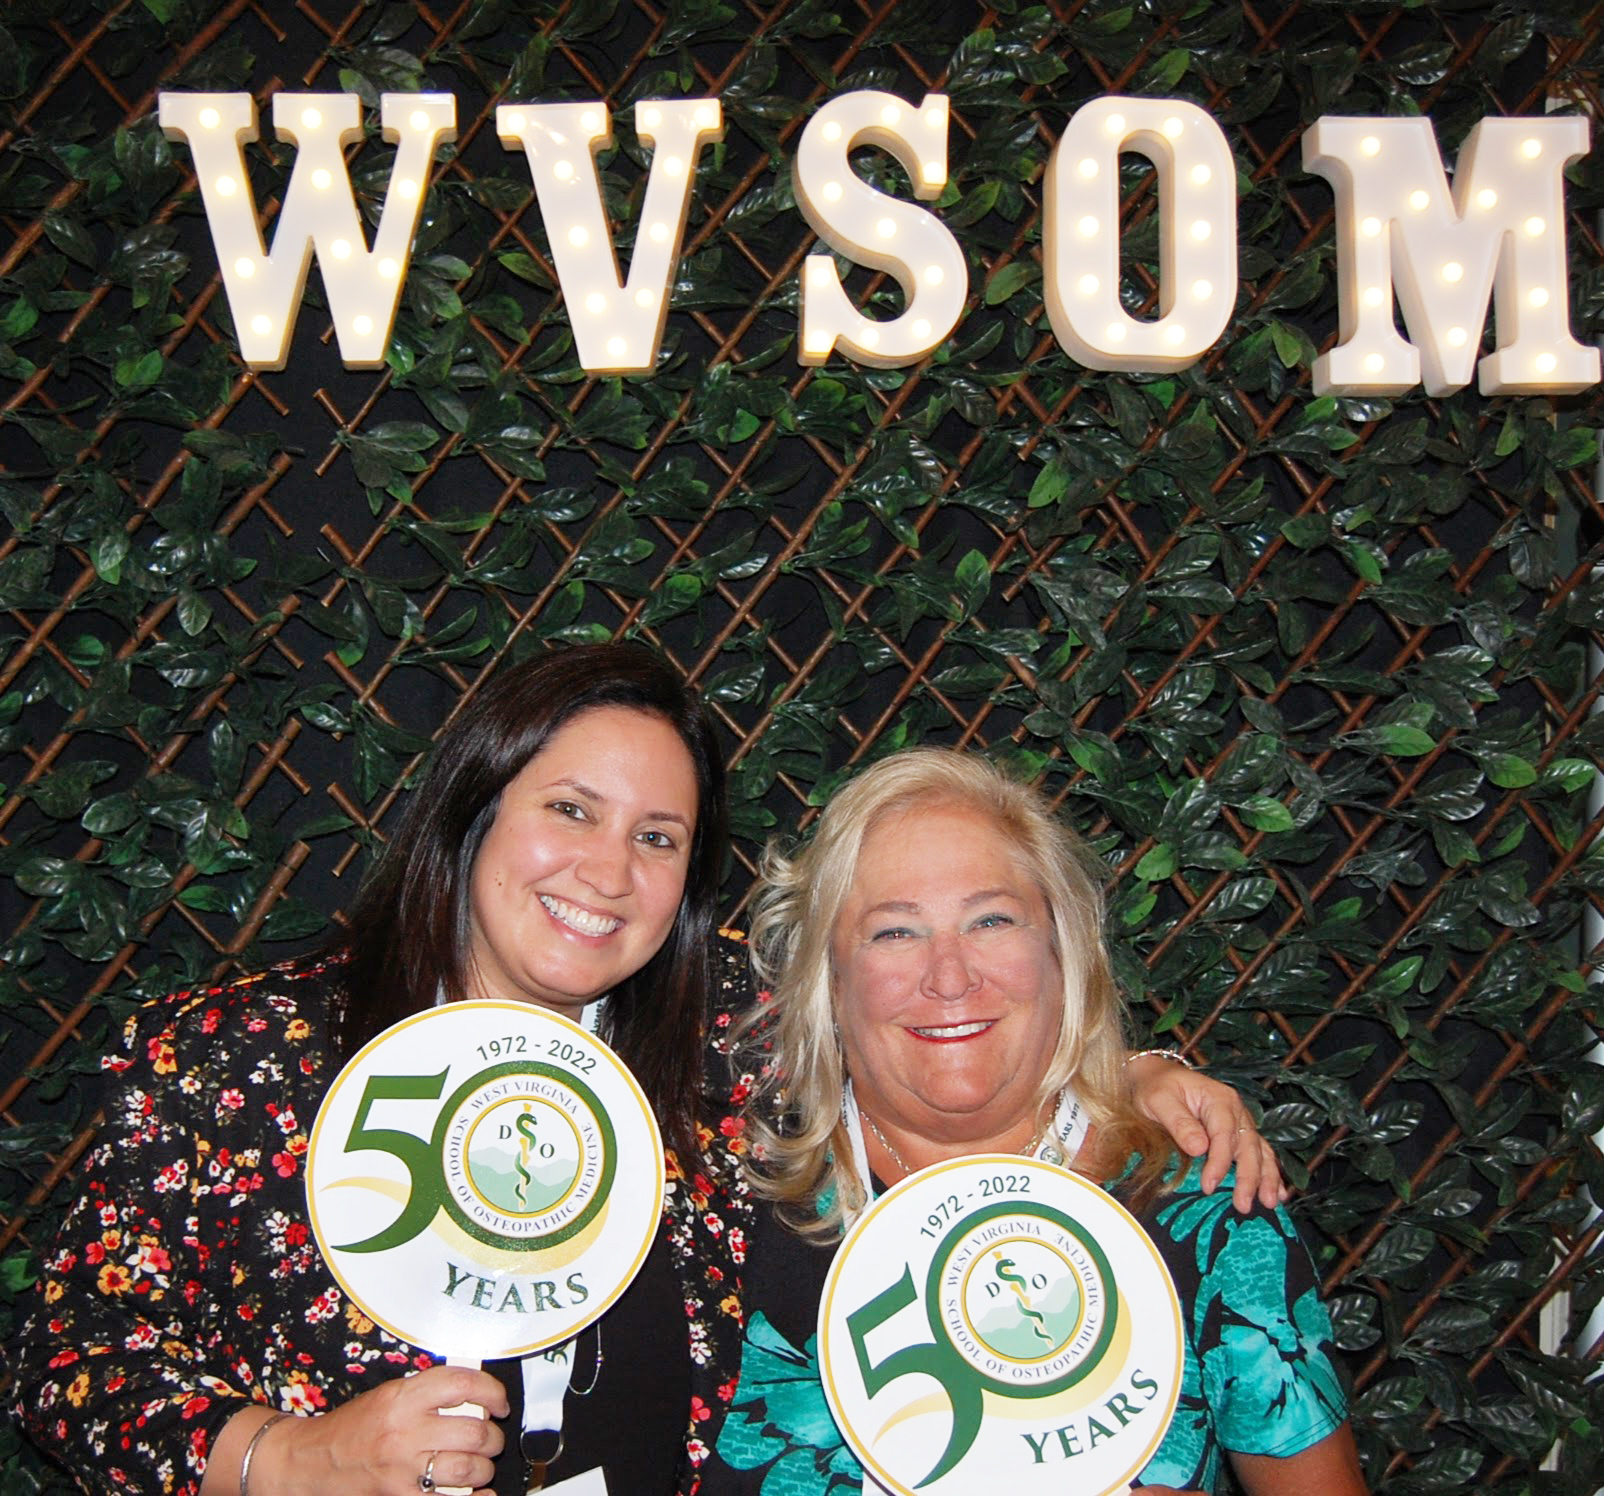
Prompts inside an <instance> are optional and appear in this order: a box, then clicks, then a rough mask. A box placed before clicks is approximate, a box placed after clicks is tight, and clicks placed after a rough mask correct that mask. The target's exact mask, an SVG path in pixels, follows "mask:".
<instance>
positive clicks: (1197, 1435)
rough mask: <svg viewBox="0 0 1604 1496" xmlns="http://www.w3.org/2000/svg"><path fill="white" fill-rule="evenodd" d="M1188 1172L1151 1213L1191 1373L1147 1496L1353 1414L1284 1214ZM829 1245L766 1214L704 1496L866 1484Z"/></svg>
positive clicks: (822, 1493)
mask: <svg viewBox="0 0 1604 1496" xmlns="http://www.w3.org/2000/svg"><path fill="white" fill-rule="evenodd" d="M1201 1172H1202V1170H1201V1165H1200V1164H1197V1163H1194V1164H1193V1165H1192V1167H1191V1168H1190V1169H1189V1170H1188V1171H1187V1174H1186V1177H1185V1178H1184V1179H1183V1180H1182V1182H1181V1184H1180V1185H1179V1187H1178V1188H1177V1189H1176V1190H1175V1191H1174V1193H1172V1194H1168V1195H1164V1196H1161V1197H1160V1198H1159V1199H1158V1200H1157V1201H1156V1202H1155V1203H1154V1204H1153V1205H1152V1206H1151V1207H1149V1208H1148V1209H1147V1210H1146V1211H1144V1212H1143V1213H1142V1215H1141V1221H1142V1225H1143V1226H1144V1227H1145V1228H1146V1229H1147V1232H1148V1234H1149V1235H1150V1236H1151V1237H1152V1238H1153V1240H1154V1242H1155V1243H1156V1244H1157V1246H1158V1248H1159V1252H1160V1254H1161V1255H1162V1256H1163V1258H1164V1261H1165V1264H1166V1266H1168V1268H1169V1270H1170V1275H1171V1276H1172V1277H1173V1278H1174V1280H1175V1288H1176V1292H1177V1293H1178V1295H1179V1296H1180V1301H1181V1305H1182V1321H1183V1327H1184V1330H1185V1364H1184V1368H1183V1371H1182V1381H1181V1392H1180V1398H1179V1401H1178V1402H1177V1404H1176V1408H1175V1416H1174V1418H1173V1419H1172V1420H1171V1422H1170V1426H1169V1430H1168V1432H1167V1433H1166V1434H1165V1436H1164V1440H1163V1442H1162V1443H1161V1444H1160V1445H1159V1448H1158V1451H1157V1453H1156V1454H1155V1455H1154V1457H1153V1458H1152V1460H1151V1461H1149V1463H1148V1465H1147V1467H1146V1468H1145V1469H1144V1470H1143V1471H1142V1473H1141V1475H1140V1476H1139V1477H1138V1479H1137V1480H1136V1481H1135V1482H1134V1483H1133V1484H1134V1485H1136V1486H1141V1485H1167V1486H1174V1487H1175V1488H1176V1489H1178V1490H1201V1491H1214V1490H1217V1489H1219V1487H1220V1484H1221V1481H1222V1476H1223V1471H1222V1464H1223V1456H1224V1455H1225V1454H1226V1453H1227V1452H1228V1451H1236V1452H1238V1453H1242V1454H1263V1455H1282V1456H1284V1455H1291V1454H1297V1453H1298V1452H1299V1451H1301V1450H1304V1449H1307V1448H1309V1447H1310V1446H1311V1445H1314V1444H1317V1443H1318V1442H1319V1441H1320V1440H1321V1439H1324V1438H1325V1437H1326V1436H1327V1435H1328V1434H1331V1433H1333V1432H1335V1431H1336V1429H1337V1428H1338V1427H1340V1425H1341V1424H1342V1422H1343V1419H1344V1418H1345V1417H1346V1416H1347V1410H1346V1405H1345V1398H1344V1394H1343V1389H1342V1383H1341V1380H1340V1378H1339V1376H1338V1374H1337V1370H1336V1368H1335V1366H1334V1365H1333V1363H1332V1360H1331V1355H1330V1351H1331V1321H1330V1319H1329V1317H1328V1316H1327V1314H1326V1311H1325V1308H1324V1306H1323V1305H1322V1304H1321V1303H1320V1299H1319V1296H1318V1293H1317V1291H1316V1288H1315V1282H1314V1273H1313V1270H1312V1268H1311V1266H1310V1263H1309V1257H1308V1253H1307V1252H1306V1251H1305V1250H1304V1247H1303V1244H1302V1242H1301V1241H1300V1240H1299V1239H1298V1234H1297V1228H1296V1227H1295V1226H1294V1225H1293V1224H1292V1220H1291V1217H1290V1216H1288V1215H1287V1213H1286V1211H1284V1210H1274V1211H1270V1210H1266V1209H1264V1208H1263V1207H1261V1206H1255V1207H1254V1209H1253V1210H1252V1211H1251V1212H1250V1213H1249V1214H1248V1215H1245V1216H1243V1215H1238V1214H1237V1213H1236V1211H1235V1210H1234V1209H1233V1208H1232V1205H1231V1194H1230V1189H1229V1181H1227V1183H1226V1185H1223V1186H1221V1187H1220V1188H1218V1189H1216V1190H1215V1192H1214V1193H1213V1194H1212V1195H1205V1194H1203V1192H1202V1189H1201V1185H1200V1182H1199V1181H1200V1177H1201ZM833 1255H834V1249H833V1247H829V1246H824V1247H820V1246H815V1245H813V1244H811V1243H809V1242H805V1241H803V1240H802V1239H801V1238H800V1237H798V1236H796V1235H794V1234H793V1233H792V1232H789V1231H787V1230H786V1229H785V1228H784V1227H783V1226H781V1225H780V1224H779V1223H778V1222H777V1221H776V1220H775V1219H774V1218H773V1216H772V1214H770V1213H767V1212H765V1213H764V1214H763V1215H762V1216H761V1217H760V1219H759V1222H758V1224H757V1226H756V1228H755V1232H754V1240H753V1245H752V1250H751V1254H750V1257H749V1261H748V1265H747V1276H746V1294H745V1300H746V1310H747V1328H746V1332H745V1337H744V1343H743V1347H742V1358H741V1370H740V1383H739V1386H738V1388H737V1390H736V1392H735V1396H734V1398H733V1399H732V1401H731V1403H730V1407H729V1411H728V1415H727V1416H726V1418H725V1420H724V1423H723V1426H722V1428H721V1429H720V1431H719V1434H718V1438H717V1441H716V1445H715V1448H714V1457H713V1459H712V1460H711V1461H709V1463H708V1464H707V1466H705V1467H704V1479H703V1487H702V1496H734V1493H739V1496H831V1493H835V1492H843V1493H844V1492H847V1491H852V1492H857V1491H858V1490H859V1489H860V1487H861V1483H862V1479H863V1472H862V1470H861V1468H860V1466H859V1465H858V1462H857V1461H856V1460H855V1459H854V1458H853V1456H852V1454H851V1452H850V1451H849V1450H848V1449H847V1448H846V1447H845V1445H844V1444H843V1443H842V1441H841V1436H840V1433H839V1432H838V1431H837V1429H836V1426H835V1422H834V1420H833V1419H832V1418H831V1416H830V1410H829V1407H828V1406H827V1404H826V1403H825V1400H824V1389H823V1388H822V1387H821V1386H820V1384H819V1374H818V1361H817V1355H816V1350H817V1348H816V1345H815V1339H814V1328H813V1327H814V1321H815V1319H816V1318H817V1306H818V1302H819V1297H820V1294H821V1293H822V1290H823V1287H824V1278H825V1275H826V1273H827V1272H828V1270H829V1266H830V1259H831V1257H832V1256H833Z"/></svg>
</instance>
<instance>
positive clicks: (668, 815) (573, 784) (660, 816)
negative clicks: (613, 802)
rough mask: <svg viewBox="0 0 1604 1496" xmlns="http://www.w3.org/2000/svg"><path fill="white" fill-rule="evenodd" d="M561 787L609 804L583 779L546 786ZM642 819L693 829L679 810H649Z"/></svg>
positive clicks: (568, 779)
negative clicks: (668, 822)
mask: <svg viewBox="0 0 1604 1496" xmlns="http://www.w3.org/2000/svg"><path fill="white" fill-rule="evenodd" d="M559 787H564V788H567V789H571V790H577V791H578V792H579V793H580V794H581V795H584V796H585V797H586V798H587V799H590V800H597V801H600V803H601V804H603V805H606V804H608V803H609V802H608V797H607V796H606V795H604V794H603V793H602V792H601V791H600V790H599V789H597V788H596V787H595V786H594V785H589V784H586V783H585V781H584V780H583V779H572V778H565V779H554V780H552V781H551V783H550V784H548V785H547V786H546V788H547V790H554V789H557V788H559ZM641 819H642V820H643V821H672V822H674V824H675V825H676V826H683V827H684V828H685V829H686V830H687V831H689V830H690V829H691V823H690V821H688V820H687V819H686V818H685V817H684V816H682V815H681V814H680V813H679V812H678V811H677V810H648V811H647V812H646V813H645V814H644V815H643V816H642V817H641Z"/></svg>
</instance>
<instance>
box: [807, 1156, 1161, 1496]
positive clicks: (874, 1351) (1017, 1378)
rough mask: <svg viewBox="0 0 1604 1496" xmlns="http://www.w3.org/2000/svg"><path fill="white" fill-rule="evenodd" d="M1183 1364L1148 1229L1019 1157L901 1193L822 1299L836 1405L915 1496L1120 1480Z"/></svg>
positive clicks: (880, 1477) (1144, 1458)
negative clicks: (1143, 1228)
mask: <svg viewBox="0 0 1604 1496" xmlns="http://www.w3.org/2000/svg"><path fill="white" fill-rule="evenodd" d="M1181 1366H1182V1341H1181V1311H1180V1304H1179V1302H1178V1300H1177V1299H1176V1296H1175V1286H1174V1284H1173V1283H1172V1282H1171V1281H1170V1275H1169V1271H1168V1269H1167V1268H1166V1267H1165V1266H1164V1262H1163V1260H1162V1258H1160V1256H1159V1254H1158V1249H1157V1248H1156V1247H1155V1246H1154V1245H1153V1243H1152V1240H1151V1239H1150V1238H1149V1237H1148V1235H1147V1233H1146V1232H1144V1231H1143V1230H1142V1228H1141V1227H1140V1226H1139V1225H1138V1224H1137V1223H1136V1221H1135V1219H1134V1218H1133V1217H1132V1216H1131V1214H1130V1213H1129V1212H1128V1211H1127V1210H1126V1209H1125V1207H1124V1206H1122V1205H1121V1204H1119V1202H1118V1201H1116V1200H1115V1199H1114V1198H1113V1196H1111V1195H1109V1194H1107V1193H1106V1192H1105V1191H1103V1190H1100V1189H1098V1187H1097V1186H1096V1185H1094V1184H1091V1183H1089V1182H1088V1181H1087V1180H1084V1179H1082V1178H1080V1177H1079V1176H1078V1175H1075V1174H1071V1173H1069V1172H1068V1171H1067V1170H1065V1169H1060V1168H1055V1167H1054V1166H1053V1165H1051V1164H1045V1163H1039V1162H1037V1161H1036V1160H1034V1159H1023V1158H1019V1157H1017V1156H1015V1155H1012V1154H996V1155H993V1154H986V1155H981V1156H977V1157H974V1158H966V1159H959V1160H955V1161H953V1162H951V1163H946V1164H937V1165H935V1166H934V1167H932V1168H929V1169H925V1170H923V1171H922V1172H921V1173H918V1174H915V1175H913V1176H912V1177H910V1178H908V1179H905V1180H903V1182H902V1183H901V1184H898V1185H896V1186H895V1187H894V1188H892V1189H890V1190H888V1191H887V1192H886V1193H885V1194H884V1195H882V1196H881V1197H880V1198H879V1199H878V1200H876V1201H875V1202H874V1204H873V1205H871V1206H870V1207H869V1209H868V1210H867V1211H865V1212H864V1214H863V1216H862V1217H861V1218H860V1219H859V1220H858V1222H857V1224H856V1225H854V1226H853V1228H852V1230H851V1231H849V1232H848V1233H847V1237H846V1240H845V1241H844V1242H843V1243H842V1244H841V1247H840V1250H839V1251H838V1252H837V1253H836V1257H835V1261H834V1263H833V1264H832V1265H831V1268H830V1275H829V1278H828V1280H827V1282H826V1284H825V1289H824V1297H823V1300H822V1302H821V1303H820V1306H819V1369H820V1374H821V1375H822V1377H823V1380H824V1390H825V1395H826V1397H827V1398H828V1399H829V1403H830V1411H831V1412H832V1413H833V1414H834V1415H835V1420H836V1422H837V1424H839V1425H840V1428H841V1432H842V1434H843V1436H844V1437H845V1438H846V1441H847V1443H848V1444H849V1445H850V1446H851V1448H852V1451H853V1453H854V1454H856V1455H857V1457H858V1458H859V1459H860V1460H861V1461H862V1462H863V1465H864V1468H865V1470H866V1471H868V1472H869V1475H870V1476H871V1477H872V1479H873V1480H874V1481H877V1482H878V1483H879V1484H880V1485H881V1486H883V1487H884V1488H885V1489H886V1490H888V1491H893V1492H897V1493H900V1496H973V1493H974V1492H976V1491H1002V1490H1005V1491H1008V1492H1009V1493H1010V1496H1035V1493H1042V1496H1045V1493H1048V1492H1052V1493H1054V1496H1061V1493H1062V1492H1064V1491H1070V1490H1073V1491H1074V1492H1076V1493H1077V1496H1107V1493H1111V1492H1118V1491H1124V1490H1125V1489H1127V1486H1128V1483H1129V1482H1130V1480H1131V1478H1132V1477H1133V1476H1134V1475H1136V1474H1138V1473H1139V1472H1140V1471H1141V1469H1142V1467H1143V1466H1144V1465H1146V1464H1147V1462H1148V1460H1150V1459H1151V1458H1152V1456H1153V1452H1154V1451H1155V1450H1156V1449H1157V1448H1158V1445H1159V1441H1160V1440H1161V1439H1162V1438H1163V1436H1164V1431H1165V1429H1166V1428H1167V1427H1168V1426H1169V1421H1170V1415H1171V1414H1172V1413H1173V1412H1174V1410H1175V1402H1176V1398H1177V1397H1178V1396H1179V1393H1180V1384H1181ZM865 1485H866V1487H867V1486H868V1485H869V1482H867V1481H866V1482H865Z"/></svg>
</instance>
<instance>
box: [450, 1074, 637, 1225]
mask: <svg viewBox="0 0 1604 1496" xmlns="http://www.w3.org/2000/svg"><path fill="white" fill-rule="evenodd" d="M440 1129H441V1131H442V1132H443V1134H444V1143H443V1147H442V1161H443V1164H444V1168H445V1174H444V1179H445V1181H446V1183H447V1191H446V1196H445V1199H444V1201H443V1203H444V1205H445V1207H446V1209H447V1210H448V1211H450V1212H451V1214H452V1215H453V1216H454V1217H455V1218H456V1220H457V1223H458V1224H459V1225H460V1226H461V1227H462V1228H463V1230H465V1231H466V1232H468V1234H469V1235H470V1236H475V1237H477V1238H478V1239H479V1240H480V1241H484V1242H489V1243H490V1244H491V1245H494V1246H503V1247H508V1248H510V1249H513V1250H522V1251H529V1250H538V1249H540V1248H542V1247H548V1246H554V1245H556V1244H557V1243H558V1242H562V1241H566V1240H568V1238H569V1237H571V1236H573V1235H574V1234H575V1233H576V1232H578V1231H581V1230H583V1229H584V1227H585V1226H586V1224H587V1223H588V1222H589V1221H590V1220H591V1219H592V1218H594V1216H595V1214H596V1212H597V1211H598V1210H600V1209H601V1207H602V1205H603V1204H604V1203H605V1202H606V1199H607V1195H608V1193H609V1191H610V1190H611V1187H612V1181H613V1163H614V1159H615V1157H616V1155H617V1146H616V1144H615V1141H614V1138H613V1129H612V1124H611V1122H610V1121H609V1120H608V1117H607V1113H606V1111H605V1110H604V1109H603V1108H602V1105H601V1103H600V1102H599V1101H598V1100H597V1099H596V1096H595V1093H594V1092H593V1091H592V1090H591V1089H590V1087H589V1086H587V1085H586V1084H585V1083H584V1082H583V1081H581V1080H579V1079H578V1078H577V1077H576V1076H574V1075H572V1074H570V1073H568V1072H566V1071H562V1070H557V1069H555V1068H553V1067H551V1066H548V1065H543V1064H539V1063H524V1062H520V1061H516V1060H513V1061H508V1062H507V1063H505V1064H501V1065H496V1066H493V1067H492V1068H490V1069H489V1070H485V1071H481V1072H480V1073H479V1074H478V1075H475V1076H473V1077H472V1078H470V1079H469V1080H468V1081H467V1082H466V1083H465V1084H464V1085H462V1086H461V1087H460V1088H459V1089H458V1090H457V1092H456V1093H455V1094H454V1095H453V1096H452V1097H451V1099H450V1101H449V1102H447V1104H446V1106H445V1108H444V1110H443V1111H442V1113H441V1121H440Z"/></svg>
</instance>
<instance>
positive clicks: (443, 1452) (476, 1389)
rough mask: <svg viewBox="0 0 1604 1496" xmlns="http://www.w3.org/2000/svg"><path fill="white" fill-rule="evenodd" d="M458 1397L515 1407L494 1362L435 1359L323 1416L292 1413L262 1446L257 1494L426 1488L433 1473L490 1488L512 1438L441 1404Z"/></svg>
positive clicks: (452, 1482)
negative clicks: (493, 1371) (440, 1362)
mask: <svg viewBox="0 0 1604 1496" xmlns="http://www.w3.org/2000/svg"><path fill="white" fill-rule="evenodd" d="M459 1403H477V1404H478V1405H479V1406H480V1407H482V1408H484V1410H485V1411H486V1412H487V1413H488V1414H489V1415H490V1417H491V1418H505V1417H506V1416H507V1411H508V1410H507V1393H506V1389H505V1388H504V1387H503V1386H502V1385H501V1383H500V1382H499V1381H497V1380H496V1378H495V1377H493V1376H491V1375H490V1374H489V1373H488V1372H484V1371H476V1370H474V1369H472V1368H471V1367H466V1366H432V1367H430V1368H429V1369H428V1370H427V1371H420V1372H419V1373H418V1374H417V1375H416V1376H411V1377H402V1378H398V1379H396V1380H395V1381H392V1382H385V1383H383V1384H382V1385H380V1386H377V1387H374V1388H372V1389H371V1390H370V1391H367V1392H364V1393H362V1394H361V1395H360V1396H357V1397H353V1398H352V1399H351V1401H350V1402H348V1403H342V1404H340V1406H338V1407H336V1408H331V1409H330V1410H329V1411H328V1412H327V1413H322V1414H320V1415H319V1416H317V1417H316V1418H286V1419H284V1420H283V1421H282V1422H280V1423H277V1424H275V1425H274V1426H273V1427H272V1428H270V1429H269V1430H268V1431H267V1432H266V1433H265V1434H264V1435H263V1436H262V1441H261V1443H260V1444H258V1445H257V1446H256V1453H255V1455H254V1456H253V1458H252V1460H251V1482H250V1484H251V1496H319V1493H322V1492H327V1491H338V1492H340V1496H419V1491H420V1478H421V1477H422V1476H423V1475H424V1474H425V1473H427V1474H428V1475H429V1476H430V1477H431V1479H432V1480H433V1483H434V1485H436V1486H445V1487H450V1486H457V1487H466V1488H468V1489H471V1490H475V1491H478V1490H482V1489H484V1488H485V1487H488V1486H489V1484H490V1482H491V1480H492V1478H493V1477H494V1475H495V1468H496V1464H495V1462H496V1456H497V1455H498V1454H500V1453H501V1449H502V1445H503V1443H504V1442H505V1441H504V1439H503V1436H502V1432H501V1430H500V1429H499V1428H498V1427H497V1426H496V1425H495V1424H494V1423H491V1422H489V1421H487V1420H486V1419H483V1418H474V1417H463V1416H459V1415H452V1414H447V1413H444V1412H442V1409H445V1408H454V1407H456V1406H457V1405H458V1404H459ZM219 1442H221V1441H219ZM240 1452H241V1457H243V1454H244V1450H243V1447H241V1451H240ZM431 1458H432V1459H433V1461H434V1465H433V1467H432V1468H431V1467H430V1464H429V1461H430V1459H431ZM234 1468H235V1470H236V1471H237V1469H238V1467H237V1466H235V1467H234ZM208 1473H210V1472H209V1471H208ZM236 1489H237V1487H236ZM207 1496H211V1491H210V1485H209V1483H208V1491H207Z"/></svg>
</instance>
